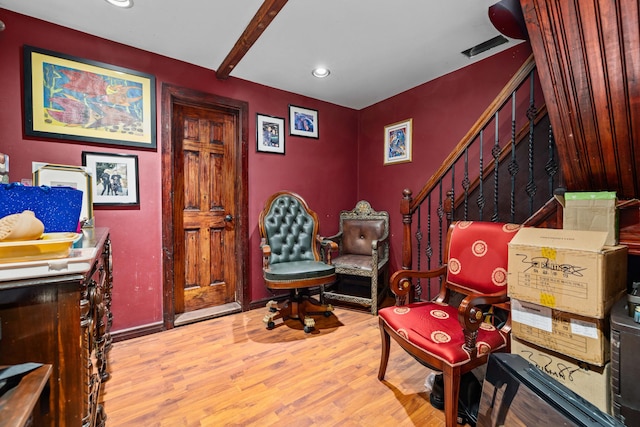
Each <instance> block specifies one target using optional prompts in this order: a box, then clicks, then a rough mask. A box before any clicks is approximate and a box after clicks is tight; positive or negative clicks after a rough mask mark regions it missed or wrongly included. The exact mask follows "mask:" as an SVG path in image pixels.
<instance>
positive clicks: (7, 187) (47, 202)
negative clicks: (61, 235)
mask: <svg viewBox="0 0 640 427" xmlns="http://www.w3.org/2000/svg"><path fill="white" fill-rule="evenodd" d="M25 210H29V211H32V212H33V213H34V214H35V216H36V218H38V219H39V220H40V221H42V223H43V224H44V232H45V233H58V232H76V231H77V229H78V223H79V221H80V212H81V211H82V191H80V190H76V189H75V188H71V187H49V186H46V185H42V186H40V187H29V186H26V185H21V184H19V183H10V184H0V218H3V217H5V216H7V215H12V214H15V213H20V212H22V211H25Z"/></svg>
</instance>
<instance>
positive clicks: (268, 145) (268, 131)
mask: <svg viewBox="0 0 640 427" xmlns="http://www.w3.org/2000/svg"><path fill="white" fill-rule="evenodd" d="M256 129H257V130H258V135H257V136H256V144H257V146H256V149H257V150H258V151H260V152H263V153H276V154H284V119H283V118H280V117H272V116H266V115H264V114H260V113H258V114H257V124H256Z"/></svg>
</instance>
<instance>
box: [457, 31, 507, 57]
mask: <svg viewBox="0 0 640 427" xmlns="http://www.w3.org/2000/svg"><path fill="white" fill-rule="evenodd" d="M508 41H509V40H508V39H507V38H505V37H503V36H495V37H494V38H492V39H490V40H487V41H486V42H482V43H480V44H478V45H475V46H473V47H471V48H469V49H467V50H464V51H462V54H463V55H465V56H467V57H469V58H471V57H474V56H476V55H479V54H481V53H482V52H486V51H488V50H489V49H493V48H494V47H496V46H500V45H501V44H505V43H507V42H508Z"/></svg>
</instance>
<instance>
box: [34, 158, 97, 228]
mask: <svg viewBox="0 0 640 427" xmlns="http://www.w3.org/2000/svg"><path fill="white" fill-rule="evenodd" d="M31 170H32V179H33V185H35V186H42V185H44V186H48V187H70V188H74V189H76V190H80V191H82V208H81V210H80V222H81V223H82V224H83V227H93V224H94V222H93V191H92V178H91V172H90V171H89V170H88V169H87V168H84V167H81V166H73V165H58V164H51V163H44V162H32V165H31Z"/></svg>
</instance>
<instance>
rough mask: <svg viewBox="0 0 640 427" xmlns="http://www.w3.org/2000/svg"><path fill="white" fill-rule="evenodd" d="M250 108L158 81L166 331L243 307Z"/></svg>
mask: <svg viewBox="0 0 640 427" xmlns="http://www.w3.org/2000/svg"><path fill="white" fill-rule="evenodd" d="M248 111H249V105H248V103H247V102H245V101H239V100H235V99H231V98H225V97H221V96H217V95H213V94H210V93H206V92H200V91H196V90H193V89H188V88H184V87H180V86H174V85H171V84H167V83H164V84H163V85H162V123H163V126H162V261H163V264H162V265H163V271H164V280H163V309H162V310H163V328H164V329H170V328H173V327H174V326H176V325H180V324H186V323H191V322H194V321H197V320H201V319H206V318H210V317H216V316H221V315H224V314H228V313H232V312H237V311H241V310H246V309H248V307H249V298H250V293H249V290H248V285H247V280H246V271H245V270H246V269H245V264H246V259H247V244H248V235H249V234H248V231H247V211H248V203H247V197H248V196H247V179H248V176H247V144H248V127H249V121H248Z"/></svg>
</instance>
